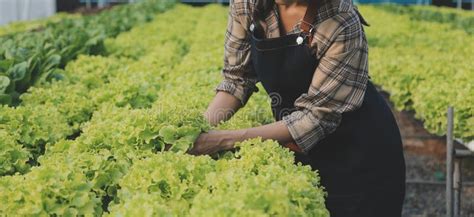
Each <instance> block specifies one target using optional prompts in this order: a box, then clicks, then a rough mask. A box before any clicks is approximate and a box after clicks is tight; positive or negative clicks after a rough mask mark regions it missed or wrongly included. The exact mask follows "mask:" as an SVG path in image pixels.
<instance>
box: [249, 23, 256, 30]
mask: <svg viewBox="0 0 474 217" xmlns="http://www.w3.org/2000/svg"><path fill="white" fill-rule="evenodd" d="M254 29H255V25H253V23H252V24H251V25H250V31H252V32H253V30H254Z"/></svg>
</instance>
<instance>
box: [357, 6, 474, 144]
mask: <svg viewBox="0 0 474 217" xmlns="http://www.w3.org/2000/svg"><path fill="white" fill-rule="evenodd" d="M392 7H395V6H392ZM398 7H400V8H405V7H402V6H398ZM360 10H361V13H362V14H363V15H364V16H365V18H366V19H367V20H368V22H369V23H370V24H371V27H367V28H366V31H367V35H368V39H369V47H370V51H369V64H370V71H369V73H370V74H371V76H372V78H373V80H374V81H375V83H377V84H379V85H381V86H382V88H383V89H384V90H386V91H388V92H389V93H390V99H391V100H392V101H393V102H394V104H395V106H396V107H397V108H398V109H400V110H413V111H415V112H416V117H417V118H420V119H421V120H423V123H424V126H425V128H426V129H427V130H429V131H430V132H432V133H434V134H438V135H444V134H445V133H446V119H447V118H446V111H447V108H448V106H454V108H455V112H456V114H455V123H454V124H455V130H454V133H455V136H456V137H457V138H460V139H463V140H465V141H471V140H473V139H474V106H473V105H474V104H473V103H474V64H473V62H472V57H473V56H474V36H473V35H472V34H468V33H466V31H463V30H459V29H453V28H452V27H451V24H442V23H438V22H431V21H423V20H413V19H411V16H412V15H411V14H403V15H398V14H394V13H390V12H387V11H385V10H380V8H379V7H375V6H361V7H360ZM401 10H411V9H401ZM413 10H419V9H413ZM433 10H435V9H433ZM464 16H467V15H464ZM472 17H474V15H472V14H471V18H472Z"/></svg>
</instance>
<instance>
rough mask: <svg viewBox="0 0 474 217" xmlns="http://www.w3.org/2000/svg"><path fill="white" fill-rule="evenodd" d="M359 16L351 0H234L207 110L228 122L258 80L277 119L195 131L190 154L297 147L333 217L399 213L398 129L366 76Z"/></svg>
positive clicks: (401, 170)
mask: <svg viewBox="0 0 474 217" xmlns="http://www.w3.org/2000/svg"><path fill="white" fill-rule="evenodd" d="M361 23H365V21H364V20H363V19H362V17H361V16H360V15H359V13H358V12H357V10H356V8H355V7H354V6H353V5H352V3H351V1H350V0H235V1H234V2H232V3H231V5H230V13H229V21H228V27H227V34H226V40H225V64H224V69H223V75H224V80H223V81H222V83H221V84H220V85H219V86H218V88H217V94H216V96H215V98H214V99H213V101H212V102H211V103H210V105H209V107H208V109H207V111H206V113H205V116H206V118H207V119H208V120H209V122H210V123H211V124H212V125H216V124H218V123H219V122H221V121H226V120H227V119H229V118H230V117H231V116H232V114H234V113H235V112H237V110H238V109H239V108H241V107H242V106H244V105H245V103H246V102H247V100H248V98H249V97H250V96H251V95H252V93H253V92H255V91H256V87H255V83H256V82H257V81H259V82H261V83H262V85H263V86H264V88H265V90H266V91H267V92H268V93H269V96H270V97H271V98H272V110H273V114H274V117H275V119H276V122H274V123H272V124H268V125H264V126H260V127H255V128H250V129H241V130H230V131H211V132H208V133H204V134H202V135H201V136H200V137H199V138H198V139H197V141H196V142H195V145H194V147H193V148H192V149H191V150H190V151H189V152H190V153H192V154H212V153H214V152H217V151H220V150H229V149H232V147H233V145H234V143H235V142H238V141H242V140H245V139H248V138H254V137H262V138H263V139H273V140H277V141H278V142H279V143H280V144H282V145H288V144H293V143H295V144H296V145H293V146H292V150H295V151H297V152H298V153H299V154H298V155H297V161H302V162H303V163H305V164H309V165H311V167H312V168H313V169H315V170H318V171H319V174H320V176H321V184H322V185H323V186H324V187H325V189H326V190H327V192H328V197H327V199H326V206H327V208H328V209H329V211H330V213H331V216H335V217H338V216H343V217H346V216H350V217H353V216H363V217H370V216H374V217H390V216H400V215H401V209H402V204H403V198H404V192H405V185H404V183H405V164H404V158H403V151H402V142H401V139H400V133H399V130H398V127H397V125H396V122H395V120H394V118H393V115H392V113H391V111H390V109H389V108H388V106H387V105H386V103H385V101H384V99H383V98H382V97H381V96H380V95H379V93H378V92H377V91H376V89H375V88H374V86H373V84H372V83H371V82H370V81H369V76H368V60H367V57H368V48H367V41H366V38H365V34H364V31H363V27H362V24H361Z"/></svg>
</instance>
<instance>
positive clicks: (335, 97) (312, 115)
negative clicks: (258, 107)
mask: <svg viewBox="0 0 474 217" xmlns="http://www.w3.org/2000/svg"><path fill="white" fill-rule="evenodd" d="M314 44H315V47H317V49H316V56H317V57H318V59H319V65H318V66H317V68H316V70H315V73H314V75H313V79H312V81H311V85H310V87H309V90H308V92H307V93H304V94H302V95H301V96H300V97H299V98H298V99H297V100H296V101H295V107H296V108H297V110H296V111H295V112H293V113H291V114H290V115H287V116H285V117H284V118H283V120H284V123H285V124H286V125H287V127H288V130H289V132H290V134H291V136H292V137H293V139H294V140H295V142H296V144H297V145H298V146H299V147H300V148H301V149H302V150H303V151H305V152H307V151H309V150H311V149H312V148H313V147H314V146H315V145H317V143H318V141H320V140H322V139H323V138H325V137H326V136H327V135H328V134H330V133H332V132H334V131H335V130H336V128H337V127H338V126H339V124H340V122H341V117H342V113H344V112H348V111H353V110H356V109H357V108H359V107H360V106H361V105H362V102H363V99H364V95H365V89H366V85H367V80H368V55H367V53H368V48H367V40H366V38H365V35H364V32H363V30H362V26H361V24H360V21H359V18H358V17H357V15H356V14H355V13H345V14H341V15H338V16H336V17H334V18H331V19H329V20H326V21H324V22H323V23H321V24H320V26H319V27H318V28H317V31H316V33H315V36H314V39H313V45H314Z"/></svg>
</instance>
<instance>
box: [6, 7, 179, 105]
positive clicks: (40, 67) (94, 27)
mask: <svg viewBox="0 0 474 217" xmlns="http://www.w3.org/2000/svg"><path fill="white" fill-rule="evenodd" d="M173 4H174V1H171V0H170V1H168V0H143V1H142V2H140V3H137V4H131V5H124V6H117V7H114V8H113V9H111V10H108V11H104V12H103V13H100V14H98V15H94V16H83V17H81V18H68V19H64V20H62V21H61V22H56V23H54V22H51V23H48V24H47V25H46V26H45V27H44V28H43V29H42V30H41V31H32V32H18V33H14V34H10V35H4V36H2V37H0V104H8V105H17V104H18V103H19V96H20V95H21V94H22V93H23V92H25V91H26V90H27V89H28V88H29V87H30V86H32V85H35V84H40V83H44V82H48V81H50V80H52V79H60V78H61V72H62V70H60V69H62V68H63V67H64V66H65V65H66V64H67V63H68V62H70V61H71V60H73V59H75V58H76V57H77V55H79V54H102V53H103V52H104V49H105V47H104V44H103V42H104V40H105V39H106V38H109V37H114V36H116V35H118V34H119V33H120V32H124V31H127V30H129V29H130V28H132V26H134V25H138V24H140V23H144V22H148V21H150V20H151V19H152V18H153V16H154V15H155V14H156V13H158V12H161V11H164V10H165V9H166V8H169V7H171V6H173Z"/></svg>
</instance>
